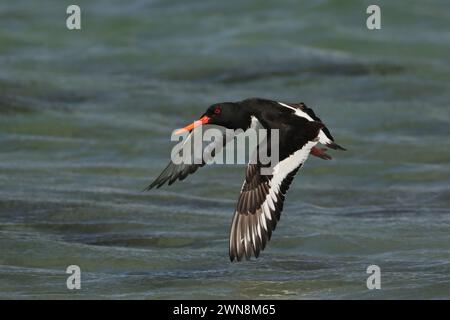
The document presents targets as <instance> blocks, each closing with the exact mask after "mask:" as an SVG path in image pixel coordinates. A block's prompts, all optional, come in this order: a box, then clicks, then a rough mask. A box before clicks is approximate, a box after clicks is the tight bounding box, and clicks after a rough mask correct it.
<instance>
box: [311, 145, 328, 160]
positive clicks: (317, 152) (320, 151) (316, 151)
mask: <svg viewBox="0 0 450 320" xmlns="http://www.w3.org/2000/svg"><path fill="white" fill-rule="evenodd" d="M325 151H327V149H326V148H317V147H312V149H311V151H310V153H311V154H312V155H313V156H316V157H318V158H321V159H324V160H331V157H330V155H328V154H326V153H325Z"/></svg>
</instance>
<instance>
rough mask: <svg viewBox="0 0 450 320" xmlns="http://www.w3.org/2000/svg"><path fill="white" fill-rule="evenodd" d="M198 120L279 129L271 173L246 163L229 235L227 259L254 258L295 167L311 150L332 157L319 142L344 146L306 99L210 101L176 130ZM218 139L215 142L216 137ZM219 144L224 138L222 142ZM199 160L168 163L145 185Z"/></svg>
mask: <svg viewBox="0 0 450 320" xmlns="http://www.w3.org/2000/svg"><path fill="white" fill-rule="evenodd" d="M200 125H217V126H221V127H225V128H228V129H234V130H237V129H242V130H244V131H245V130H247V129H250V128H252V129H257V128H263V129H267V131H268V132H269V131H270V129H278V130H279V131H278V132H279V141H278V150H279V162H278V163H277V164H276V165H275V166H274V167H273V169H272V171H271V174H262V173H261V169H262V168H263V167H264V166H265V165H264V164H262V163H261V161H256V163H253V162H251V163H249V164H248V165H247V169H246V174H245V180H244V183H243V185H242V188H241V192H240V195H239V198H238V201H237V205H236V210H235V212H234V216H233V220H232V223H231V228H230V235H229V255H230V260H231V261H235V260H236V261H241V260H242V259H243V258H244V257H245V259H247V260H249V259H250V258H251V256H255V258H257V257H258V256H259V254H260V252H261V251H262V250H264V248H265V246H266V244H267V242H268V241H269V240H270V238H271V235H272V232H273V231H274V230H275V227H276V225H277V222H278V221H279V220H280V214H281V211H282V210H283V202H284V199H285V195H286V192H287V191H288V189H289V186H290V185H291V182H292V180H293V179H294V176H295V175H296V173H297V171H298V170H299V169H300V168H301V167H302V165H303V164H304V163H305V161H306V159H307V158H308V156H309V155H310V154H312V155H313V156H316V157H319V158H321V159H325V160H329V159H331V157H330V156H329V155H328V154H327V153H326V152H325V151H326V150H327V149H326V148H319V147H317V146H316V145H317V144H318V143H320V144H322V145H324V146H326V147H328V148H331V149H335V150H345V149H344V148H343V147H341V146H340V145H338V144H337V143H335V142H334V139H333V137H332V135H331V133H330V130H328V128H327V127H326V126H325V124H324V123H323V122H322V120H320V118H319V117H317V115H316V114H315V113H314V111H313V110H312V109H311V108H309V107H307V106H306V105H305V104H304V103H283V102H277V101H272V100H267V99H259V98H251V99H246V100H243V101H239V102H223V103H216V104H213V105H211V106H210V107H209V108H208V109H207V111H206V112H205V113H204V114H203V115H202V116H201V117H200V119H199V120H197V121H195V122H194V123H192V124H190V125H188V126H186V127H184V128H182V129H179V130H178V131H177V132H176V133H182V132H190V133H189V135H188V137H187V138H186V139H190V138H192V135H193V134H192V130H193V129H195V128H196V127H198V126H200ZM218 143H219V142H218ZM220 143H223V142H220ZM206 160H207V159H202V161H200V163H181V164H175V163H173V162H170V163H169V164H168V165H167V167H166V168H165V169H164V170H163V171H162V173H161V174H160V175H159V176H158V177H157V178H156V179H155V180H154V181H153V182H152V183H151V184H150V185H149V186H148V187H147V188H146V190H150V189H152V188H154V187H156V188H159V187H161V186H163V185H164V184H166V183H167V184H168V185H171V184H172V183H174V182H175V181H176V180H183V179H185V178H186V177H187V176H188V175H189V174H192V173H194V172H195V171H197V169H198V168H200V167H202V166H204V165H205V163H206Z"/></svg>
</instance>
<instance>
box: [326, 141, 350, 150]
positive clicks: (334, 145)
mask: <svg viewBox="0 0 450 320" xmlns="http://www.w3.org/2000/svg"><path fill="white" fill-rule="evenodd" d="M327 147H328V148H331V149H334V150H343V151H347V149H345V148H343V147H341V146H340V145H338V144H337V143H334V142H332V143H327Z"/></svg>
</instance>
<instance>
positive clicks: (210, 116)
mask: <svg viewBox="0 0 450 320" xmlns="http://www.w3.org/2000/svg"><path fill="white" fill-rule="evenodd" d="M250 116H251V115H250V113H249V112H248V110H247V109H246V108H244V107H243V106H242V105H241V104H239V103H234V102H222V103H216V104H213V105H212V106H210V107H209V108H208V110H206V112H205V113H204V114H203V115H202V116H201V117H200V119H199V120H197V121H195V122H194V123H192V124H190V125H188V126H186V127H184V128H183V129H180V130H178V131H177V133H181V132H186V131H191V130H192V129H194V128H195V127H197V126H199V125H201V124H215V125H219V126H223V127H225V128H228V129H234V130H236V129H242V130H246V129H247V128H248V127H249V126H250V124H251V117H250Z"/></svg>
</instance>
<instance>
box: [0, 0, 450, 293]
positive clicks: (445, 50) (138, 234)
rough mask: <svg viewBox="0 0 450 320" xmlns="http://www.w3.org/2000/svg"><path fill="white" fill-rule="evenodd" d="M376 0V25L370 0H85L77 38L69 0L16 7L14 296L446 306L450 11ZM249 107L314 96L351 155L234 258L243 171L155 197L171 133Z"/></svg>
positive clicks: (9, 162) (8, 144) (4, 173)
mask: <svg viewBox="0 0 450 320" xmlns="http://www.w3.org/2000/svg"><path fill="white" fill-rule="evenodd" d="M377 3H378V4H379V5H380V6H381V9H382V29H381V30H379V31H369V30H368V29H367V28H366V18H367V14H366V12H365V11H366V8H367V6H368V5H369V4H371V2H368V1H331V0H322V1H294V0H292V1H266V2H262V1H245V2H243V1H238V0H228V1H206V0H199V1H189V2H188V1H181V0H176V1H175V0H169V1H162V0H160V1H144V0H135V1H118V0H115V1H111V0H108V1H106V0H99V1H87V0H77V1H76V4H78V5H79V6H80V7H81V10H82V30H81V31H68V30H67V29H66V26H65V20H66V17H67V15H66V13H65V11H66V7H67V6H68V5H69V4H72V1H70V2H69V1H50V0H42V1H26V0H16V1H2V2H1V3H0V298H7V299H9V298H22V299H42V298H51V299H53V298H59V299H74V298H75V299H81V298H83V299H91V298H105V299H110V298H130V299H160V298H161V299H167V298H181V299H184V298H192V299H202V298H217V299H222V298H230V299H241V298H277V299H278V298H281V299H311V298H321V299H322V298H327V299H341V298H350V299H356V298H362V299H392V298H400V299H408V298H427V299H441V298H447V299H448V298H450V233H449V230H450V229H449V227H450V208H449V207H450V183H449V180H450V165H449V162H450V139H449V138H450V117H449V110H450V102H449V101H450V85H449V82H450V3H449V2H448V1H444V0H433V1H426V2H425V1H419V0H415V1H407V2H406V1H405V2H401V1H395V2H393V1H377ZM248 97H264V98H270V99H278V100H281V101H285V102H300V101H304V102H305V103H306V104H307V105H309V106H311V107H313V108H314V110H316V112H317V113H318V114H319V115H320V116H321V117H322V119H323V120H324V122H325V123H326V124H327V126H328V127H329V128H331V130H332V133H333V134H334V136H335V138H336V140H337V141H338V142H339V143H340V144H342V145H343V146H345V147H346V148H347V149H348V151H347V152H332V156H333V158H334V159H333V160H332V161H322V160H320V159H317V158H313V159H309V160H308V162H307V164H306V165H305V167H304V168H303V169H302V170H301V171H300V172H299V174H298V175H297V178H296V179H295V181H294V183H293V185H292V187H291V189H290V191H289V193H288V195H287V201H286V204H285V208H284V212H283V214H282V218H281V221H280V223H279V225H278V227H277V230H276V231H275V233H274V235H273V238H272V241H271V242H270V244H269V245H268V247H267V249H266V250H265V251H264V252H263V253H262V255H261V257H260V258H259V259H257V260H252V261H250V262H244V263H239V264H231V263H230V262H229V259H228V231H229V225H230V222H231V218H232V214H233V210H234V206H235V202H236V200H237V196H238V193H239V190H240V187H241V184H242V180H243V177H244V168H245V167H244V166H229V165H228V166H214V167H207V168H202V169H201V170H199V171H198V172H197V173H196V174H195V175H193V176H191V177H189V178H188V179H187V180H185V181H183V182H182V183H177V184H175V185H173V186H171V187H166V188H163V189H160V190H157V191H151V192H148V193H145V192H141V190H142V189H143V188H144V187H145V186H146V185H147V184H148V183H149V182H150V181H151V180H152V179H153V178H154V177H155V176H156V175H157V174H159V173H160V171H161V170H162V169H163V168H164V167H165V165H166V163H167V161H168V160H169V157H170V151H171V147H172V144H171V143H170V133H171V131H172V129H174V128H178V127H180V126H181V125H185V124H187V123H189V122H190V121H192V120H194V119H196V118H197V117H198V116H200V115H201V114H202V113H203V112H204V110H205V109H206V107H207V106H209V105H210V104H212V103H215V102H220V101H237V100H241V99H244V98H248ZM72 264H75V265H79V266H80V267H81V270H82V289H81V290H78V291H69V290H67V288H66V278H67V276H68V275H67V274H66V273H65V269H66V267H67V266H68V265H72ZM371 264H376V265H379V266H380V268H381V272H382V280H381V281H382V289H381V290H368V289H367V287H366V279H367V277H368V276H369V275H368V274H366V268H367V267H368V266H369V265H371Z"/></svg>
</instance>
